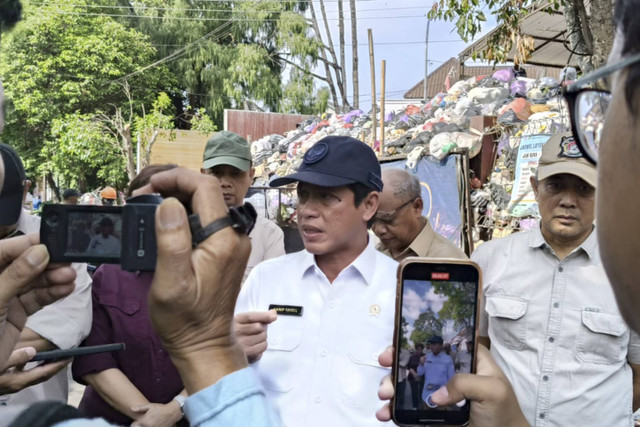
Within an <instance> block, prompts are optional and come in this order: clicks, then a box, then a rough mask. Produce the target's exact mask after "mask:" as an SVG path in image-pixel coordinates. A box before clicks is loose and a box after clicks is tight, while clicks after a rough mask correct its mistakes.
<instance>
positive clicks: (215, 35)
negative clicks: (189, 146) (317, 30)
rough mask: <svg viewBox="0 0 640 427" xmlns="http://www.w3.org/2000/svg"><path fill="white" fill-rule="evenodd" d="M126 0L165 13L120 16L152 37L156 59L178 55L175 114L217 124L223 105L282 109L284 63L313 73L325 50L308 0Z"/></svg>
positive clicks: (144, 10)
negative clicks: (200, 113) (310, 19)
mask: <svg viewBox="0 0 640 427" xmlns="http://www.w3.org/2000/svg"><path fill="white" fill-rule="evenodd" d="M100 3H101V4H109V3H110V2H109V1H107V0H103V1H101V2H100ZM123 3H124V4H128V5H130V6H131V9H130V10H129V11H128V13H131V14H134V15H138V16H154V17H161V18H162V19H148V18H140V19H130V18H122V19H123V22H125V21H126V23H127V24H128V25H131V26H134V27H135V28H137V29H138V30H139V31H141V32H143V33H145V34H147V35H148V36H149V37H150V39H151V41H152V43H153V44H154V45H156V46H157V48H158V54H157V58H158V59H161V58H166V57H168V56H170V55H172V54H174V53H175V52H180V54H179V55H177V56H176V58H175V59H171V60H170V61H168V62H167V63H166V65H167V66H168V67H169V68H170V69H171V71H172V73H173V74H174V75H175V76H176V77H177V78H178V79H179V86H180V91H179V92H174V95H173V96H174V98H175V99H174V105H175V106H176V107H177V111H176V113H177V114H178V115H181V114H184V113H186V112H188V110H189V109H192V110H193V111H197V110H198V109H199V108H205V109H206V111H207V112H208V113H209V114H211V117H212V119H213V121H214V122H215V123H217V124H218V125H220V124H222V118H223V110H224V109H225V108H238V107H240V108H242V107H243V105H244V102H245V101H252V102H255V103H256V104H259V105H263V106H264V107H266V108H267V109H269V110H271V111H277V110H279V109H280V101H281V100H282V99H283V97H286V94H285V93H284V91H283V88H282V81H281V75H282V73H283V71H284V69H285V65H286V61H291V62H295V63H297V64H298V65H299V66H300V67H301V68H302V69H303V70H305V72H306V73H308V72H309V71H310V70H311V69H312V68H313V67H314V66H315V63H316V60H317V58H318V55H319V50H320V48H321V46H320V44H319V42H318V41H317V40H316V39H315V37H313V35H312V34H311V32H310V27H309V24H308V23H307V21H306V20H305V18H304V16H303V14H302V12H304V10H306V8H307V7H308V3H307V2H306V1H305V0H302V1H277V2H276V1H263V2H258V1H255V2H248V1H247V2H232V1H229V2H225V1H222V2H203V1H196V0H155V1H147V2H144V3H138V2H123ZM154 8H155V9H154ZM95 10H99V9H95ZM285 59H286V61H285ZM182 96H184V97H185V98H184V99H181V98H182ZM307 96H308V97H309V98H310V97H311V96H312V92H311V93H310V92H307ZM296 112H300V111H298V110H296ZM185 127H188V125H187V126H185Z"/></svg>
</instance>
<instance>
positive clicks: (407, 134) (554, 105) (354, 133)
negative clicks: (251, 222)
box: [251, 68, 576, 211]
mask: <svg viewBox="0 0 640 427" xmlns="http://www.w3.org/2000/svg"><path fill="white" fill-rule="evenodd" d="M575 79H576V72H575V69H573V68H567V69H565V70H563V73H562V74H561V80H562V81H563V82H564V84H568V83H570V82H571V81H573V80H575ZM562 87H563V83H561V82H560V81H557V80H555V79H554V78H551V77H542V78H539V79H531V78H527V77H526V76H523V75H519V72H518V71H515V70H514V69H513V68H511V69H502V70H499V71H496V72H494V73H493V74H492V75H490V76H480V77H471V78H468V79H466V80H460V81H458V82H456V83H455V84H453V85H452V86H451V87H450V88H449V89H448V90H447V91H446V92H443V93H439V94H437V95H436V96H435V97H434V98H432V99H431V100H429V102H427V103H426V104H425V105H419V106H418V105H409V106H408V107H406V108H405V109H403V110H400V111H391V112H389V113H387V114H385V117H384V121H385V135H384V145H383V146H382V147H380V142H379V141H375V143H374V147H373V148H374V149H376V150H380V148H381V150H380V151H381V157H382V158H381V160H384V158H385V157H386V158H389V157H394V158H398V157H400V158H402V157H406V158H408V159H410V160H412V161H417V160H419V159H420V157H423V156H432V157H434V158H435V159H443V158H445V157H446V156H447V154H448V153H449V152H451V151H452V150H454V149H456V148H459V147H466V148H468V149H469V155H470V157H474V156H476V155H477V154H478V153H479V151H480V148H481V139H482V136H483V135H486V134H488V133H491V134H495V135H494V137H495V139H496V140H499V141H500V144H499V157H498V160H497V162H496V170H495V171H494V173H493V174H492V176H491V179H490V182H489V183H488V184H486V185H488V186H490V188H491V189H490V191H484V192H483V193H486V194H487V195H488V196H487V198H488V199H489V200H488V201H487V203H488V205H489V210H491V208H492V207H493V208H494V209H495V210H496V211H498V210H500V211H501V210H504V209H505V204H506V202H505V199H506V196H505V194H510V191H511V186H512V184H513V179H514V175H513V168H514V166H515V155H516V154H517V148H518V144H519V140H520V138H519V137H520V136H522V135H531V134H539V133H548V134H554V133H558V132H561V131H564V130H566V129H568V128H569V126H570V124H569V118H568V116H569V115H568V109H567V107H566V105H565V103H564V100H563V99H562V96H561V92H562ZM474 116H495V117H496V124H495V126H493V127H492V128H490V129H483V130H482V131H478V130H475V129H471V128H470V121H471V118H472V117H474ZM378 119H379V117H378ZM377 126H379V124H377ZM372 127H373V121H372V117H371V113H370V112H368V113H365V112H364V111H362V110H354V111H351V112H349V113H347V114H342V115H339V114H329V113H325V114H323V115H322V116H319V117H315V118H311V119H308V120H306V121H304V122H302V123H300V124H299V125H298V126H297V128H296V129H293V130H291V131H289V132H286V133H285V134H284V135H269V136H266V137H264V138H261V139H259V140H256V141H254V142H253V143H252V145H251V150H252V154H253V161H254V164H255V165H257V166H258V174H257V175H258V176H262V183H263V184H264V183H266V182H268V179H269V176H271V175H273V174H276V175H278V176H282V175H285V174H288V173H291V172H293V171H295V170H296V169H297V168H298V166H299V165H300V163H301V161H302V156H303V155H304V153H305V152H306V151H307V150H308V149H309V148H310V147H312V146H313V145H314V144H315V143H316V142H317V141H319V140H320V139H322V138H324V137H325V136H328V135H347V136H351V137H354V138H357V139H360V140H362V141H371V139H372V138H371V135H372ZM376 130H378V129H376ZM378 139H380V135H378Z"/></svg>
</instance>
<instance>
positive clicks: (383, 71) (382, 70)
mask: <svg viewBox="0 0 640 427" xmlns="http://www.w3.org/2000/svg"><path fill="white" fill-rule="evenodd" d="M386 69H387V61H385V60H384V59H383V60H382V66H381V68H380V80H381V83H380V149H379V150H378V153H380V155H382V147H383V146H384V97H385V96H384V83H385V74H386Z"/></svg>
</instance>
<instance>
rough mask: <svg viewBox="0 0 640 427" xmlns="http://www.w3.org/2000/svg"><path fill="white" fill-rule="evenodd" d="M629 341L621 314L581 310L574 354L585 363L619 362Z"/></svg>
mask: <svg viewBox="0 0 640 427" xmlns="http://www.w3.org/2000/svg"><path fill="white" fill-rule="evenodd" d="M628 341H629V332H628V328H627V325H626V324H625V323H624V320H623V319H622V317H621V316H618V315H616V314H609V313H602V312H598V311H591V310H584V309H583V310H582V326H581V327H580V333H579V335H578V351H577V352H576V356H577V357H578V359H579V360H580V361H582V362H585V363H597V364H609V363H615V362H621V361H622V360H624V357H625V355H626V346H627V343H628Z"/></svg>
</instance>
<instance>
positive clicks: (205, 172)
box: [200, 168, 209, 175]
mask: <svg viewBox="0 0 640 427" xmlns="http://www.w3.org/2000/svg"><path fill="white" fill-rule="evenodd" d="M200 173H201V174H203V175H209V174H208V173H207V169H205V168H200Z"/></svg>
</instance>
